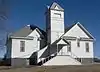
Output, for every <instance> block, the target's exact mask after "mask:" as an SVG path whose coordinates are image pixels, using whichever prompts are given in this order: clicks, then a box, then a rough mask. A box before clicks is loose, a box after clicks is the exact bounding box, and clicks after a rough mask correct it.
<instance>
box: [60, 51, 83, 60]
mask: <svg viewBox="0 0 100 72" xmlns="http://www.w3.org/2000/svg"><path fill="white" fill-rule="evenodd" d="M58 55H70V56H71V57H72V58H74V59H76V60H77V61H79V62H82V59H81V58H79V57H78V56H76V55H75V54H74V53H72V52H67V53H65V52H61V53H58Z"/></svg>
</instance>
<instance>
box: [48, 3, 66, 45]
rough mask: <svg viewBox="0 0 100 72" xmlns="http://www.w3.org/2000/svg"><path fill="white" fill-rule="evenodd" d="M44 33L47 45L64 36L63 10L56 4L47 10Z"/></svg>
mask: <svg viewBox="0 0 100 72" xmlns="http://www.w3.org/2000/svg"><path fill="white" fill-rule="evenodd" d="M46 31H47V36H48V43H50V44H52V43H53V42H54V41H56V40H57V39H59V38H60V37H61V36H62V35H63V34H64V9H63V8H62V7H61V6H60V5H58V4H57V3H56V2H54V3H52V5H51V6H50V7H49V9H47V12H46Z"/></svg>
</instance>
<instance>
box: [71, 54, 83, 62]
mask: <svg viewBox="0 0 100 72" xmlns="http://www.w3.org/2000/svg"><path fill="white" fill-rule="evenodd" d="M70 56H71V57H73V58H74V59H76V60H77V61H79V62H82V59H81V58H79V57H78V56H76V55H75V54H74V53H72V52H70Z"/></svg>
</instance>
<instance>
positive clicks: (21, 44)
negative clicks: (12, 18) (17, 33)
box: [20, 41, 25, 52]
mask: <svg viewBox="0 0 100 72" xmlns="http://www.w3.org/2000/svg"><path fill="white" fill-rule="evenodd" d="M20 52H25V41H20Z"/></svg>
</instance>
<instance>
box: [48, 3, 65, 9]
mask: <svg viewBox="0 0 100 72" xmlns="http://www.w3.org/2000/svg"><path fill="white" fill-rule="evenodd" d="M50 9H54V10H61V11H63V10H64V9H63V8H62V7H61V6H60V5H59V4H57V3H56V2H53V3H52V5H51V6H50Z"/></svg>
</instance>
